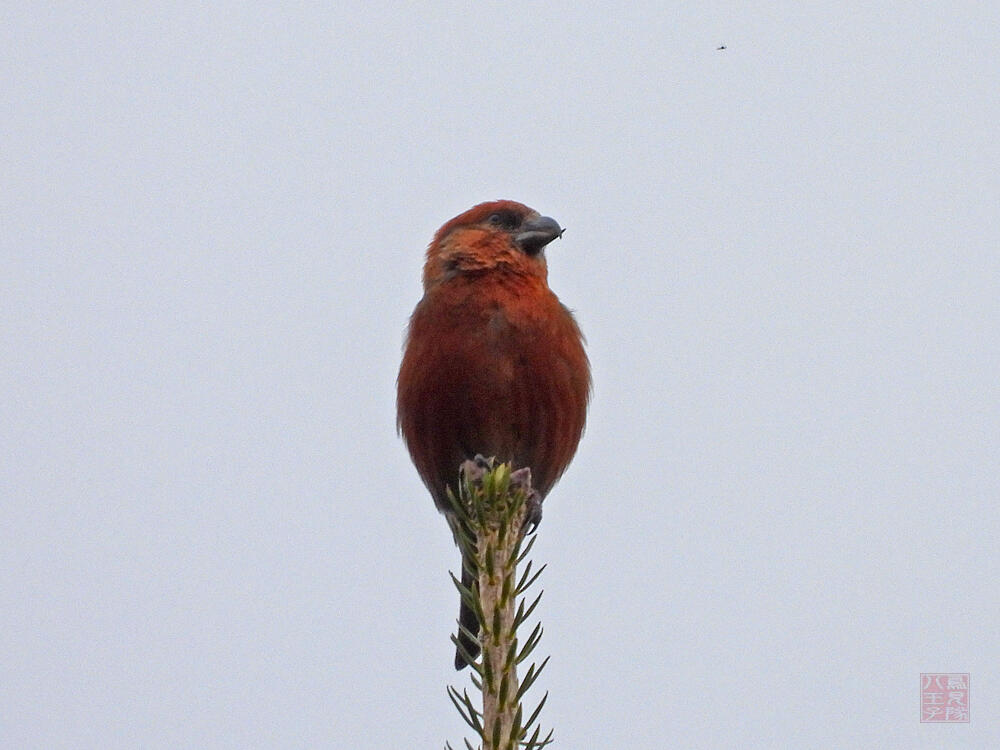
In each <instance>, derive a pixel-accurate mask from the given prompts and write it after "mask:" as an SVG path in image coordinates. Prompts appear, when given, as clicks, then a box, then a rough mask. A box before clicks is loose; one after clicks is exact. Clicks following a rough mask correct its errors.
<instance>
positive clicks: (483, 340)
mask: <svg viewBox="0 0 1000 750" xmlns="http://www.w3.org/2000/svg"><path fill="white" fill-rule="evenodd" d="M562 232H563V230H562V229H560V227H559V224H558V223H557V222H556V221H555V220H554V219H550V218H549V217H547V216H540V215H539V214H538V212H537V211H533V210H532V209H530V208H528V207H527V206H523V205H521V204H520V203H515V202H514V201H495V202H492V203H482V204H480V205H478V206H475V207H473V208H471V209H469V210H468V211H466V212H465V213H463V214H461V215H459V216H456V217H455V218H454V219H452V220H451V221H449V222H447V223H446V224H445V225H444V226H443V227H441V228H440V229H439V230H438V231H437V233H436V234H435V235H434V239H433V240H432V241H431V244H430V246H429V248H428V249H427V260H426V263H425V265H424V274H423V282H424V296H423V299H421V300H420V302H419V303H418V304H417V307H416V309H415V310H414V312H413V316H412V317H411V318H410V326H409V331H408V334H407V338H406V346H405V352H404V354H403V363H402V366H401V367H400V370H399V379H398V381H397V402H396V406H397V424H398V427H399V430H400V432H401V433H402V435H403V438H404V440H405V441H406V446H407V448H408V449H409V452H410V456H411V457H412V459H413V463H414V464H415V465H416V467H417V471H418V472H419V474H420V477H421V479H422V480H423V482H424V484H425V485H427V488H428V489H429V490H430V492H431V495H432V496H433V497H434V502H435V504H436V505H437V507H438V510H440V511H441V512H443V513H445V514H446V515H450V514H451V510H450V506H449V503H448V500H447V495H446V488H448V487H449V486H450V487H451V488H452V490H453V491H457V486H456V485H457V478H458V468H459V465H460V464H461V463H462V462H463V461H465V460H468V459H472V458H473V457H474V456H476V455H477V454H480V455H483V456H490V457H496V458H497V460H499V461H503V462H510V463H511V464H512V465H513V467H514V468H515V469H517V468H521V467H528V468H530V470H531V484H532V487H533V489H534V490H535V491H537V493H538V499H539V500H541V499H544V497H545V495H546V494H547V493H548V491H549V490H550V489H551V488H552V486H553V485H554V484H555V483H556V481H557V480H558V479H559V477H560V476H561V475H562V473H563V472H564V471H565V470H566V467H567V466H568V465H569V462H570V460H571V459H572V458H573V454H574V453H575V452H576V447H577V444H578V443H579V442H580V436H581V435H582V434H583V427H584V422H585V420H586V413H587V402H588V400H589V397H590V364H589V362H588V360H587V355H586V353H585V352H584V349H583V337H582V335H581V334H580V329H579V327H578V326H577V324H576V321H575V320H574V319H573V315H572V314H571V313H570V311H569V310H567V309H566V307H564V306H563V305H562V304H561V303H560V302H559V299H558V298H557V297H556V295H555V294H554V293H553V292H552V290H551V289H549V286H548V280H547V276H548V273H547V268H546V261H545V246H546V245H548V244H549V243H550V242H552V240H554V239H556V238H557V237H561V236H562ZM449 522H450V523H452V527H453V528H454V525H453V519H449ZM466 567H467V566H466V565H463V575H462V578H463V582H464V583H465V584H466V585H467V586H468V585H470V584H471V582H472V577H471V574H470V573H469V571H468V570H466ZM459 621H460V622H461V624H462V625H463V626H464V627H465V628H466V629H467V630H469V631H470V632H472V633H476V632H478V629H479V624H478V622H477V620H476V616H475V614H474V613H473V612H472V611H471V610H470V609H469V608H468V607H466V606H465V605H464V603H463V605H462V609H461V611H460V614H459ZM460 639H461V641H462V643H463V646H464V647H465V649H466V650H467V651H468V652H469V653H470V654H471V655H475V654H477V653H478V649H479V647H478V644H475V643H471V642H469V639H468V638H467V637H465V636H463V635H461V634H460ZM465 665H466V661H465V659H464V658H463V656H462V655H461V653H459V654H457V655H456V657H455V667H456V669H462V668H463V667H464V666H465Z"/></svg>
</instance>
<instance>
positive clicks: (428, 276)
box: [424, 200, 564, 289]
mask: <svg viewBox="0 0 1000 750" xmlns="http://www.w3.org/2000/svg"><path fill="white" fill-rule="evenodd" d="M563 231H564V230H563V229H562V228H561V227H560V226H559V223H558V222H557V221H556V220H555V219H550V218H549V217H548V216H542V215H540V214H539V213H538V212H537V211H535V210H533V209H530V208H528V207H527V206H525V205H522V204H520V203H517V202H515V201H505V200H504V201H492V202H490V203H480V204H479V205H478V206H473V207H472V208H470V209H469V210H468V211H466V212H465V213H463V214H459V215H458V216H456V217H455V218H454V219H452V220H451V221H449V222H447V223H446V224H445V225H444V226H443V227H441V228H440V229H439V230H438V231H437V234H435V235H434V239H433V240H432V241H431V244H430V247H428V248H427V263H426V264H425V265H424V288H425V289H427V288H430V287H431V286H434V285H435V284H438V283H440V282H443V281H447V280H448V279H451V278H454V277H455V276H458V275H461V274H476V273H483V272H488V271H493V270H503V271H507V272H510V273H514V274H518V275H522V276H529V277H531V276H533V277H537V278H541V279H542V280H544V279H545V277H546V274H547V270H546V265H545V246H546V245H548V244H549V243H550V242H552V240H554V239H556V238H558V237H561V236H562V233H563Z"/></svg>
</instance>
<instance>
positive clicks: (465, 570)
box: [455, 560, 479, 669]
mask: <svg viewBox="0 0 1000 750" xmlns="http://www.w3.org/2000/svg"><path fill="white" fill-rule="evenodd" d="M462 585H463V586H465V587H466V588H467V589H469V590H470V591H471V590H472V587H473V586H475V585H476V584H475V577H474V576H473V575H472V572H471V570H470V565H469V561H467V560H462ZM458 622H459V624H460V625H461V626H462V627H461V628H459V630H458V642H459V644H461V648H456V649H455V669H465V667H466V666H468V664H469V662H468V661H467V660H466V658H465V654H468V655H469V656H471V657H472V658H475V657H477V656H479V641H478V640H474V639H472V638H470V637H469V635H468V634H467V633H466V632H465V631H466V630H467V631H469V633H475V634H477V635H478V633H479V618H478V617H476V613H475V611H474V610H473V609H472V607H470V606H469V605H468V604H466V603H465V599H464V598H463V599H462V606H461V609H459V610H458ZM463 628H464V630H463ZM463 650H464V651H465V654H463V653H462V652H463Z"/></svg>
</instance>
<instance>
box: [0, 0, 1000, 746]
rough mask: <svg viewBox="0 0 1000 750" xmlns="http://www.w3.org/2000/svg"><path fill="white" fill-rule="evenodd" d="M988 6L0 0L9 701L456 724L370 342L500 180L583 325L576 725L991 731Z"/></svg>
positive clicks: (73, 741) (283, 742) (13, 711)
mask: <svg viewBox="0 0 1000 750" xmlns="http://www.w3.org/2000/svg"><path fill="white" fill-rule="evenodd" d="M335 6H336V7H335ZM721 44H725V45H726V46H727V47H728V49H726V50H724V51H717V50H716V47H718V46H719V45H721ZM998 48H1000V6H997V5H996V4H990V3H979V2H977V3H972V2H964V3H963V2H958V3H950V4H944V5H942V4H940V3H938V4H927V3H900V2H897V3H846V4H845V3H836V4H834V3H830V4H827V7H820V6H819V5H818V4H815V3H812V4H810V3H806V4H803V3H800V2H799V3H790V2H789V3H778V4H770V5H766V6H761V5H760V4H752V7H750V6H747V5H746V4H736V3H707V4H706V3H696V4H688V5H685V6H682V7H671V6H664V5H663V4H655V3H639V4H633V5H631V6H627V7H622V6H621V5H620V4H615V5H611V4H609V5H606V6H598V5H595V4H590V5H589V6H587V7H582V6H580V5H579V4H577V3H549V4H547V5H545V6H544V7H543V6H541V5H527V4H518V3H513V4H512V3H503V4H476V5H463V4H444V3H441V4H434V5H419V4H414V5H411V6H407V7H400V6H398V5H397V4H374V5H372V4H366V5H365V6H364V7H361V6H354V7H348V6H346V5H340V6H337V4H334V3H318V4H310V5H307V6H301V7H295V8H293V9H289V10H283V9H280V8H278V7H276V6H275V5H274V4H273V3H262V4H253V7H248V5H247V4H244V3H230V2H220V3H211V4H207V5H204V6H201V7H199V6H196V5H194V4H190V5H188V6H184V7H180V8H178V7H170V6H151V5H145V4H142V5H135V4H130V3H120V4H97V3H87V4H76V5H74V4H44V5H43V4H37V3H30V4H29V3H20V4H17V3H15V4H12V5H11V7H7V8H5V9H4V10H3V11H2V18H0V92H2V105H3V106H2V111H0V127H2V144H0V166H2V173H0V179H2V190H0V228H2V231H0V249H2V257H3V273H2V274H0V322H2V327H0V358H2V362H3V365H2V367H0V389H2V392H3V394H4V398H3V399H2V402H0V457H2V458H0V495H2V498H3V502H2V504H0V746H3V747H5V748H6V747H9V748H136V747H143V748H177V747H205V748H247V747H261V748H317V747H372V748H375V747H441V746H442V745H443V744H444V742H445V740H450V741H451V742H452V743H453V744H455V745H458V744H459V743H460V741H461V739H460V738H461V737H462V736H463V725H462V724H461V721H460V719H459V718H458V715H457V714H456V713H455V711H454V709H453V708H452V706H451V705H450V703H449V701H448V700H447V698H446V695H445V686H446V685H447V684H449V683H452V684H458V685H464V684H466V680H467V677H465V675H463V676H462V678H461V679H459V678H457V677H456V676H455V674H454V672H453V670H452V666H451V659H452V647H451V644H450V643H449V640H448V634H449V632H450V629H451V628H452V627H453V624H454V618H455V615H456V614H457V595H456V594H455V592H454V590H453V589H452V586H451V583H450V581H449V579H448V573H447V571H448V570H449V569H452V570H455V569H456V568H457V563H458V555H457V553H456V551H455V550H454V548H453V546H452V543H451V539H450V536H449V532H448V530H447V527H446V525H445V523H444V521H443V519H442V518H441V517H439V516H438V514H437V513H436V512H435V510H434V507H433V504H432V501H431V499H430V497H429V496H428V495H427V493H426V491H425V490H424V488H423V487H422V486H421V484H420V482H419V480H418V478H417V475H416V472H415V471H414V470H413V468H412V466H411V465H410V463H409V460H408V457H407V455H406V452H405V450H404V448H403V446H402V443H401V442H400V441H399V440H398V438H397V437H396V434H395V425H394V398H395V393H394V381H395V377H396V370H397V367H398V363H399V356H400V346H401V343H402V336H403V330H404V327H405V324H406V320H407V317H408V315H409V313H410V311H411V310H412V308H413V305H414V304H415V303H416V302H417V300H418V299H419V296H420V267H421V263H422V255H423V251H424V248H425V247H426V245H427V242H428V241H429V239H430V237H431V235H432V234H433V232H434V230H435V229H436V228H437V227H438V226H440V225H441V224H442V223H443V222H444V221H445V220H447V219H449V218H451V217H452V216H454V215H456V214H457V213H459V212H461V211H463V210H465V209H466V208H468V207H470V206H471V205H473V204H474V203H477V202H480V201H483V200H489V199H494V198H501V197H503V198H512V199H515V200H520V201H522V202H524V203H527V204H528V205H530V206H532V207H533V208H536V209H538V210H539V211H541V212H542V213H545V214H548V215H551V216H553V217H555V218H556V219H558V220H559V221H560V223H561V224H562V225H563V226H565V227H567V232H566V235H565V237H564V238H563V239H562V240H561V241H560V242H557V243H555V244H554V245H552V246H551V248H550V249H549V251H548V257H549V268H550V283H551V285H552V287H553V288H554V289H555V290H556V292H557V293H558V294H559V295H560V297H561V298H562V299H563V301H564V302H565V303H566V304H567V305H568V306H570V307H571V308H573V309H575V310H576V311H577V315H578V319H579V321H580V323H581V326H582V327H583V329H584V331H585V333H586V335H587V338H588V341H589V353H590V357H591V360H592V363H593V369H594V381H595V391H594V400H593V404H592V408H591V411H590V420H589V424H588V428H587V432H586V435H585V436H584V440H583V443H582V445H581V448H580V451H579V453H578V455H577V458H576V460H575V462H574V464H573V465H572V466H571V468H570V470H569V472H568V473H567V474H566V476H565V478H564V479H563V481H562V482H561V483H560V484H559V486H558V487H557V488H556V489H555V490H554V491H553V492H552V494H551V495H550V496H549V499H548V501H547V503H546V510H545V521H544V523H543V524H542V526H541V529H540V532H539V534H540V539H539V541H538V543H537V544H536V547H535V549H536V555H535V559H536V561H537V562H538V563H542V562H547V563H548V564H549V568H548V570H547V572H546V573H545V574H544V576H543V579H542V585H543V587H544V588H545V592H546V593H545V597H544V599H543V601H542V605H541V607H540V610H539V611H540V614H541V619H542V621H543V623H544V625H545V628H546V630H545V637H544V638H543V641H542V644H541V646H540V650H541V652H542V653H543V654H551V656H552V660H551V662H550V664H549V666H548V668H547V670H546V672H545V674H544V675H543V677H542V678H541V680H540V685H541V687H542V688H543V689H548V690H550V691H551V695H550V697H549V701H548V704H547V706H546V709H545V710H544V711H543V714H542V723H543V725H544V726H546V727H548V726H554V727H555V732H556V739H557V742H558V745H557V747H565V748H586V747H626V746H627V747H634V748H660V747H674V746H676V747H685V748H706V749H715V748H725V747H740V748H785V747H801V748H812V747H817V748H818V747H830V748H872V747H887V748H936V749H937V748H988V747H997V746H1000V671H998V667H997V665H998V664H1000V647H998V645H997V637H996V633H997V631H998V626H1000V593H998V586H997V580H998V579H1000V545H998V543H997V539H998V538H1000V511H998V502H997V500H998V496H1000V479H998V475H997V468H998V465H1000V430H998V429H997V425H998V420H1000V385H998V373H1000V333H998V326H1000V254H998V248H1000V225H998V220H997V216H998V207H1000V179H998V173H1000V146H998V143H1000V141H998V138H997V123H998V121H1000V65H998V64H997V49H998ZM921 672H968V673H970V674H971V688H972V690H971V716H972V721H971V723H970V724H967V725H964V724H963V725H943V726H942V725H928V724H920V723H919V704H918V687H919V674H920V673H921ZM535 693H536V695H535V697H536V698H537V697H539V695H540V693H539V692H538V691H537V690H536V691H535Z"/></svg>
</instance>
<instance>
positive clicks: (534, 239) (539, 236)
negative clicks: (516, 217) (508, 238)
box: [514, 216, 566, 255]
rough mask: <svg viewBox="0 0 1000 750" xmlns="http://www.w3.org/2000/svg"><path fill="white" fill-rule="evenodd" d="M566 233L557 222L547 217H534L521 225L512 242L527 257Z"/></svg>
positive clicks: (535, 253)
mask: <svg viewBox="0 0 1000 750" xmlns="http://www.w3.org/2000/svg"><path fill="white" fill-rule="evenodd" d="M564 231H566V230H564V229H563V228H562V227H560V226H559V222H558V221H556V220H555V219H550V218H549V217H548V216H536V217H535V218H533V219H528V220H527V221H526V222H524V223H523V224H522V225H521V229H520V231H519V232H518V233H517V234H516V235H515V236H514V241H515V242H516V243H517V244H518V245H519V246H520V248H521V249H522V250H523V251H524V252H526V253H527V254H528V255H537V254H538V253H540V252H541V251H542V248H543V247H545V246H546V245H548V244H549V243H550V242H552V240H554V239H556V238H558V237H562V233H563V232H564Z"/></svg>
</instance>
